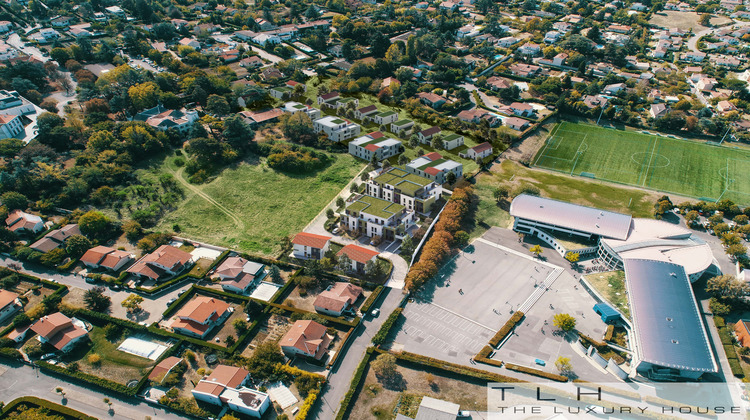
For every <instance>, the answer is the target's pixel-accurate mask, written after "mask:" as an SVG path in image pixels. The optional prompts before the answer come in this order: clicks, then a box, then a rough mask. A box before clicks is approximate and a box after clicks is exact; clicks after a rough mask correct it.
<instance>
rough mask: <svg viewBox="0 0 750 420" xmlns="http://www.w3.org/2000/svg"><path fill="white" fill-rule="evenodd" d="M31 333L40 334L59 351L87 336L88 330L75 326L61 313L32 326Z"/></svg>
mask: <svg viewBox="0 0 750 420" xmlns="http://www.w3.org/2000/svg"><path fill="white" fill-rule="evenodd" d="M31 331H34V332H35V333H37V334H39V335H40V336H41V337H43V338H44V339H45V340H47V343H49V344H50V345H51V346H53V347H54V348H56V349H58V350H62V349H63V348H65V346H66V345H68V343H70V342H71V341H73V340H74V339H76V338H78V337H80V336H83V335H86V334H87V332H86V330H84V329H83V328H80V327H77V326H75V325H74V324H73V321H72V320H71V319H70V318H68V317H67V316H65V315H63V314H62V313H60V312H56V313H54V314H51V315H47V316H44V317H42V318H41V319H39V320H38V321H37V322H35V323H34V324H33V325H32V326H31Z"/></svg>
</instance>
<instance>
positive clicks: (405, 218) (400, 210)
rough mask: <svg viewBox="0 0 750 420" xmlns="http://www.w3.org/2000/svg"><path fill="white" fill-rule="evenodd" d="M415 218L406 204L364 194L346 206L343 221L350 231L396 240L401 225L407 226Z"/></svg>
mask: <svg viewBox="0 0 750 420" xmlns="http://www.w3.org/2000/svg"><path fill="white" fill-rule="evenodd" d="M413 220H414V212H413V211H409V210H407V209H406V207H405V206H403V205H401V204H398V203H392V202H390V201H387V200H383V199H380V198H376V197H370V196H366V195H365V196H362V197H360V198H358V199H357V200H355V201H353V202H352V203H350V204H349V205H348V206H346V211H345V214H343V215H342V217H341V223H343V224H344V225H346V227H347V229H348V230H350V231H359V232H361V233H364V234H365V235H367V236H368V237H373V236H379V237H381V238H384V239H385V240H388V241H391V240H395V239H396V236H403V235H401V234H400V233H399V227H403V228H406V227H407V226H408V225H410V224H411V223H412V221H413Z"/></svg>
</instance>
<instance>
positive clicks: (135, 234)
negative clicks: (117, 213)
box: [122, 220, 143, 242]
mask: <svg viewBox="0 0 750 420" xmlns="http://www.w3.org/2000/svg"><path fill="white" fill-rule="evenodd" d="M122 231H123V232H124V233H125V237H126V238H128V240H129V241H131V242H132V241H135V240H136V239H138V238H139V237H140V236H141V233H143V228H142V227H141V224H140V223H138V222H136V221H135V220H128V221H127V222H125V223H123V224H122Z"/></svg>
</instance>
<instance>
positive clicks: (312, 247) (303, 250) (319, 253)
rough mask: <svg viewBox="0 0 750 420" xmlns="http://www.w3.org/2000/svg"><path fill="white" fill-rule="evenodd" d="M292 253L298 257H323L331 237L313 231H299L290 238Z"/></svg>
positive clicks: (317, 258)
mask: <svg viewBox="0 0 750 420" xmlns="http://www.w3.org/2000/svg"><path fill="white" fill-rule="evenodd" d="M292 245H293V246H294V250H293V251H292V255H293V256H294V257H295V258H300V259H316V260H319V259H321V258H323V257H324V256H325V254H326V252H328V248H329V246H330V245H331V237H330V236H324V235H316V234H314V233H307V232H300V233H298V234H297V235H295V236H294V239H292Z"/></svg>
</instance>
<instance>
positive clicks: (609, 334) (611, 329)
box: [604, 325, 615, 341]
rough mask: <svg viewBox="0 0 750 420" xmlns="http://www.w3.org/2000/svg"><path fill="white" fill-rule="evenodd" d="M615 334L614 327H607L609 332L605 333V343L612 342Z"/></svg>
mask: <svg viewBox="0 0 750 420" xmlns="http://www.w3.org/2000/svg"><path fill="white" fill-rule="evenodd" d="M614 333H615V326H614V325H607V332H606V333H604V341H612V336H613V335H614Z"/></svg>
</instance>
